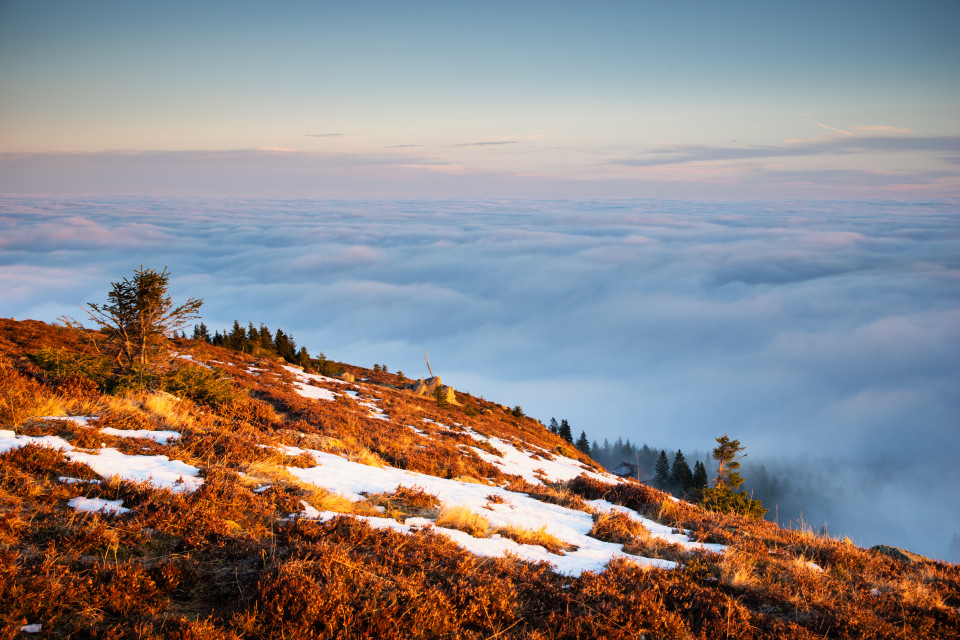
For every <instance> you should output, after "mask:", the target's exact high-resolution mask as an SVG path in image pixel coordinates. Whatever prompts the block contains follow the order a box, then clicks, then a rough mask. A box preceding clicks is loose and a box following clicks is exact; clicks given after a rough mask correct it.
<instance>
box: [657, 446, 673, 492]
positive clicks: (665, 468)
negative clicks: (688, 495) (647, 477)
mask: <svg viewBox="0 0 960 640" xmlns="http://www.w3.org/2000/svg"><path fill="white" fill-rule="evenodd" d="M654 482H656V484H657V486H658V487H659V488H661V489H667V488H668V487H669V486H670V461H669V460H667V452H666V451H664V450H663V449H661V450H660V457H659V458H657V468H656V476H654Z"/></svg>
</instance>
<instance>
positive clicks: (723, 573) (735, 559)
mask: <svg viewBox="0 0 960 640" xmlns="http://www.w3.org/2000/svg"><path fill="white" fill-rule="evenodd" d="M804 569H806V567H804ZM717 570H718V573H719V576H718V577H719V578H720V580H721V582H723V584H726V585H729V586H731V587H734V588H736V589H747V588H755V587H757V586H758V584H759V581H758V579H757V576H756V573H755V572H756V561H755V560H754V558H753V556H752V555H751V554H747V553H741V552H739V551H737V550H736V549H727V552H726V553H724V554H723V559H722V560H721V561H720V563H719V564H718V565H717Z"/></svg>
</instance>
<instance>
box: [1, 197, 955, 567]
mask: <svg viewBox="0 0 960 640" xmlns="http://www.w3.org/2000/svg"><path fill="white" fill-rule="evenodd" d="M957 212H958V207H957V203H956V202H927V203H906V204H905V203H898V202H891V201H858V202H816V201H796V202H745V203H731V202H684V201H656V200H650V201H645V200H618V201H548V200H540V201H503V202H499V201H482V200H472V201H436V200H433V201H412V200H411V201H397V200H391V201H386V200H383V201H380V200H377V201H359V200H353V201H322V200H266V199H258V200H242V199H217V198H147V197H136V198H133V197H130V198H87V199H84V198H69V197H57V198H29V197H4V198H0V232H2V233H0V301H2V302H0V305H2V306H0V315H5V316H12V317H16V318H18V319H22V318H35V319H39V320H45V321H48V322H49V321H54V320H56V319H57V318H58V317H59V316H61V315H64V314H67V315H71V316H75V317H78V318H79V317H82V312H81V311H80V310H79V309H78V308H77V306H76V305H77V303H83V302H102V301H105V299H106V293H107V291H108V289H109V285H110V282H111V281H114V280H118V279H121V278H123V277H127V276H129V275H130V274H131V273H132V270H133V269H134V268H135V267H138V266H140V265H141V264H142V265H145V266H148V267H154V268H157V269H161V268H163V267H165V266H166V267H168V268H169V269H170V271H171V273H172V275H173V278H172V286H171V290H172V293H173V294H174V296H175V298H177V299H180V300H182V299H185V298H186V297H187V296H195V297H200V298H203V299H204V306H203V309H202V311H203V319H204V321H205V323H206V324H207V325H208V326H209V327H210V329H211V332H212V331H213V330H214V329H224V328H228V327H229V326H230V325H231V324H232V322H233V320H234V319H236V320H239V321H240V322H241V323H242V324H244V325H245V324H246V323H247V322H251V321H252V322H253V323H254V324H259V323H260V322H264V323H266V324H267V325H268V326H269V327H271V328H272V329H276V328H282V329H284V331H285V332H288V333H290V334H292V335H293V337H294V338H295V339H296V340H297V342H298V344H300V345H302V346H305V347H307V349H308V350H309V351H310V352H311V353H312V354H315V353H317V352H320V351H322V352H324V353H325V354H326V355H327V356H328V357H331V358H334V359H337V360H343V361H346V362H351V363H356V364H361V365H367V366H372V365H373V364H375V363H384V364H386V365H387V366H388V368H389V370H391V371H396V370H398V369H399V370H403V371H404V373H405V374H406V375H408V376H413V377H423V376H425V375H426V374H427V372H426V366H425V364H424V359H423V352H424V351H425V350H429V352H430V362H431V365H432V366H433V370H434V372H436V373H437V374H438V375H440V376H442V377H443V379H444V382H447V383H449V384H452V385H453V386H454V387H456V388H458V389H461V390H465V391H470V392H471V393H474V394H476V395H483V396H485V397H486V398H488V399H491V400H496V401H498V402H501V403H504V404H508V405H511V406H513V405H518V404H519V405H521V406H522V407H523V409H524V410H525V411H526V412H527V413H528V414H529V415H533V416H534V417H537V418H540V419H541V420H543V421H547V420H549V418H550V417H551V416H556V417H557V418H558V419H559V418H567V419H568V420H569V421H570V423H571V425H572V426H573V429H574V431H575V433H577V434H578V433H579V431H580V430H581V429H583V430H585V431H586V432H587V435H588V437H589V438H591V439H597V440H600V441H601V442H602V440H603V439H604V438H610V439H611V440H614V439H616V438H617V437H618V436H622V437H624V438H629V439H630V440H631V441H633V442H637V443H641V442H646V443H649V444H651V445H654V446H658V447H661V446H662V447H665V448H667V449H676V448H683V449H684V450H700V451H705V450H708V449H709V448H710V446H711V443H712V442H713V438H714V437H715V436H717V435H719V434H722V433H729V434H730V435H731V436H732V437H735V438H739V439H740V440H741V441H742V442H743V443H744V444H745V445H746V446H747V451H748V453H750V454H751V455H752V456H753V457H759V456H767V457H768V458H767V459H770V460H772V459H773V458H774V457H782V456H786V457H787V458H788V459H789V460H795V459H798V458H797V456H798V455H803V456H805V457H804V458H803V460H804V461H805V462H804V464H803V468H804V469H806V470H810V471H812V472H814V473H823V474H828V475H833V476H834V477H836V478H837V492H836V493H835V494H834V495H832V496H830V500H831V506H830V508H829V509H826V508H825V507H822V506H821V507H819V508H818V507H812V508H811V509H808V511H807V513H808V514H809V513H811V512H812V513H815V514H816V515H814V516H812V517H813V518H817V519H819V517H820V512H821V511H823V519H827V520H829V521H830V523H831V526H830V532H831V533H832V534H835V535H836V534H842V533H849V534H850V535H851V536H853V537H854V539H856V540H857V541H858V542H861V543H863V544H876V543H879V542H886V543H891V544H896V545H900V546H908V547H910V548H912V549H914V550H916V551H918V552H921V553H928V554H931V555H936V556H938V557H941V558H945V559H952V560H955V561H958V560H960V539H956V542H953V541H954V540H955V536H957V535H958V534H960V498H958V492H957V491H956V487H958V486H960V465H958V464H957V458H958V455H960V217H958V213H957ZM188 333H189V330H188ZM827 459H829V462H828V461H827ZM783 468H784V469H794V468H795V466H792V465H791V464H785V465H784V467H783ZM833 502H836V503H837V504H836V505H833V504H832V503H833ZM822 504H827V502H826V500H824V501H822ZM780 516H781V518H780V519H781V521H785V520H787V517H785V514H783V513H781V514H780ZM790 517H793V516H792V515H791V516H790ZM838 522H839V523H840V524H839V530H838V524H837V523H838ZM814 524H816V525H819V524H821V523H820V522H817V521H814ZM952 542H953V543H954V545H955V546H954V547H951V543H952Z"/></svg>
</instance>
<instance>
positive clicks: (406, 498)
mask: <svg viewBox="0 0 960 640" xmlns="http://www.w3.org/2000/svg"><path fill="white" fill-rule="evenodd" d="M366 503H367V504H368V505H370V506H372V507H374V508H377V507H379V508H381V509H383V511H382V513H381V515H384V516H386V517H388V518H393V519H394V520H396V521H398V522H403V521H404V520H405V519H406V518H410V517H419V518H431V519H432V518H436V517H437V516H438V515H439V514H440V500H439V499H438V498H437V497H436V496H435V495H433V494H431V493H427V492H426V491H424V490H423V489H421V488H420V487H402V486H401V487H398V488H397V490H396V491H394V492H393V493H377V494H374V495H372V496H370V497H368V498H367V500H366Z"/></svg>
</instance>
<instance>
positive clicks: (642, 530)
mask: <svg viewBox="0 0 960 640" xmlns="http://www.w3.org/2000/svg"><path fill="white" fill-rule="evenodd" d="M649 533H650V532H649V531H647V528H646V527H644V526H643V525H642V524H641V523H640V522H637V521H636V520H634V519H633V518H631V517H630V516H628V515H627V514H625V513H623V512H621V511H608V512H606V513H601V514H599V515H594V517H593V528H592V529H590V533H589V534H588V535H591V536H593V537H594V538H597V539H598V540H603V541H604V542H615V543H618V544H624V543H627V542H631V541H632V540H633V538H634V536H639V535H644V534H646V535H647V536H649Z"/></svg>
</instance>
